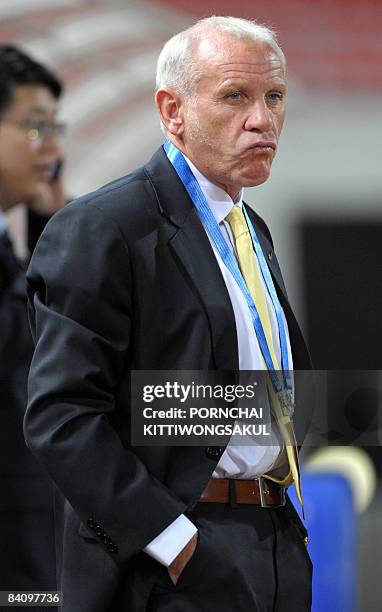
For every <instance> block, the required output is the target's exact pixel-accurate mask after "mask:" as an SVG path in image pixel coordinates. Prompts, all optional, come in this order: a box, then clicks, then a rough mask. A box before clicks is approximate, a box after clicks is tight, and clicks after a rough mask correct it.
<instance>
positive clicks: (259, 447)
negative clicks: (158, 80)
mask: <svg viewBox="0 0 382 612" xmlns="http://www.w3.org/2000/svg"><path fill="white" fill-rule="evenodd" d="M184 157H185V159H186V161H187V163H188V165H189V166H190V168H191V170H192V172H193V174H194V176H195V178H196V180H197V181H198V183H199V186H200V188H201V190H202V192H203V195H204V196H205V198H206V200H207V203H208V205H209V207H210V209H211V211H212V213H213V215H214V217H215V219H216V221H217V223H218V224H219V227H220V229H221V231H222V233H223V236H224V238H225V239H226V241H227V243H228V245H229V246H230V248H231V250H232V252H233V253H234V254H235V256H236V251H235V246H234V240H233V236H232V232H231V228H230V227H229V225H228V223H227V221H226V220H225V218H226V216H227V215H228V213H229V212H230V210H231V208H232V207H233V206H234V205H236V206H240V207H242V205H243V203H242V198H243V193H242V191H241V192H240V194H239V195H238V198H237V201H236V202H235V203H234V202H233V201H232V199H231V197H230V196H229V195H228V194H227V193H226V192H225V191H224V190H223V189H222V188H220V187H218V186H217V185H214V184H213V183H211V182H210V181H209V180H208V179H207V178H206V177H205V176H203V175H202V174H201V173H200V172H199V170H198V169H197V168H196V167H195V166H194V164H193V163H192V162H191V161H190V160H189V159H188V158H187V157H186V156H184ZM207 235H208V234H207ZM208 238H209V240H210V242H211V246H212V249H213V251H214V254H215V257H216V259H217V262H218V264H219V267H220V270H221V273H222V276H223V279H224V282H225V284H226V287H227V290H228V293H229V296H230V299H231V303H232V308H233V312H234V316H235V323H236V333H237V339H238V351H239V369H240V370H263V369H264V360H263V358H262V354H261V350H260V345H259V342H258V340H257V337H256V333H255V330H254V328H253V322H252V316H251V313H250V310H249V307H248V304H247V302H246V300H245V298H244V296H243V294H242V292H241V290H240V288H239V286H238V285H237V283H236V281H235V279H234V277H233V276H232V274H231V272H230V271H229V270H228V268H227V267H226V265H225V264H224V262H223V260H222V259H221V257H220V255H219V253H218V251H217V249H216V247H215V245H214V243H213V241H212V239H211V238H210V236H209V235H208ZM255 257H256V254H255ZM256 263H257V265H258V261H257V257H256ZM260 278H261V280H262V282H263V285H264V291H265V295H266V299H267V305H268V312H269V318H270V323H271V328H272V338H273V344H274V348H275V353H276V358H277V361H278V363H281V359H280V357H281V348H280V340H279V332H278V324H277V318H276V313H275V311H274V308H273V304H272V300H271V298H270V296H269V293H268V290H267V288H266V285H265V283H264V281H263V278H262V275H261V273H260ZM282 316H283V318H284V325H285V329H286V332H287V333H286V336H287V348H288V359H289V364H290V366H289V367H290V369H293V365H292V354H291V347H290V341H289V334H288V326H287V322H286V319H285V315H284V313H282ZM270 433H271V435H270V439H269V445H266V446H265V445H264V444H259V443H256V439H252V440H250V443H249V444H248V446H244V445H240V446H236V445H235V444H233V443H232V442H230V443H229V444H228V445H227V447H226V449H225V451H224V453H223V455H222V456H221V458H220V460H219V462H218V464H217V466H216V468H215V471H214V472H213V475H212V477H213V478H241V479H254V478H257V477H258V476H261V475H262V474H265V473H267V472H269V471H270V470H272V469H274V468H276V467H280V463H281V462H283V461H285V459H284V455H282V453H281V451H282V449H283V440H282V436H281V433H280V431H279V429H278V427H277V425H276V424H275V422H274V420H272V424H271V432H270ZM196 531H197V529H196V527H195V526H194V524H193V523H192V522H191V521H190V520H189V519H188V518H187V517H186V516H185V515H184V514H181V515H180V516H179V517H178V518H177V519H176V520H175V521H174V522H173V523H171V525H169V526H168V527H167V528H166V529H164V530H163V531H162V532H161V533H160V534H159V535H158V536H157V537H156V538H155V539H154V540H152V542H150V544H148V546H146V548H145V549H144V550H145V552H146V553H148V554H149V555H150V556H152V557H154V558H155V559H156V560H157V561H159V562H160V563H162V564H163V565H166V566H169V565H170V563H171V562H172V561H173V560H174V559H175V557H176V556H177V555H178V554H179V552H180V551H181V550H182V548H184V546H185V545H186V544H187V542H188V541H189V540H190V539H191V537H192V536H193V535H194V533H196Z"/></svg>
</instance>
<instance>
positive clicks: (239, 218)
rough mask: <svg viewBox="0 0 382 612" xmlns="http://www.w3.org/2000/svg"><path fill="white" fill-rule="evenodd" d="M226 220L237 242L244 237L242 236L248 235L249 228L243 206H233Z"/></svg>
mask: <svg viewBox="0 0 382 612" xmlns="http://www.w3.org/2000/svg"><path fill="white" fill-rule="evenodd" d="M226 220H227V222H228V224H229V226H230V228H231V230H232V233H233V236H234V238H235V240H237V238H239V237H240V236H242V234H248V233H249V232H248V226H247V222H246V220H245V217H244V214H243V211H242V209H241V206H233V207H232V208H231V210H230V211H229V213H228V215H227V216H226Z"/></svg>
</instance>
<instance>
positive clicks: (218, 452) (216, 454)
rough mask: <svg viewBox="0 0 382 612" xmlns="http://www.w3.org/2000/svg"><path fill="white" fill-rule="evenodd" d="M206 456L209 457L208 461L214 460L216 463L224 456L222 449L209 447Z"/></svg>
mask: <svg viewBox="0 0 382 612" xmlns="http://www.w3.org/2000/svg"><path fill="white" fill-rule="evenodd" d="M206 456H207V457H208V459H213V460H214V461H216V460H218V459H220V457H221V456H222V449H221V448H219V447H218V446H207V448H206Z"/></svg>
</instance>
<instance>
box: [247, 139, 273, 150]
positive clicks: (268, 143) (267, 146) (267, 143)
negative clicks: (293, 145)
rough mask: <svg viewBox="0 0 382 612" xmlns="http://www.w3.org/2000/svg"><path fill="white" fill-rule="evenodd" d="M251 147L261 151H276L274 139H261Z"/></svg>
mask: <svg viewBox="0 0 382 612" xmlns="http://www.w3.org/2000/svg"><path fill="white" fill-rule="evenodd" d="M251 149H255V151H258V152H259V153H274V152H275V151H276V144H275V143H274V142H273V141H272V140H260V141H259V142H256V143H255V144H254V145H252V147H251Z"/></svg>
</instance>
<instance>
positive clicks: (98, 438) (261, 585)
mask: <svg viewBox="0 0 382 612" xmlns="http://www.w3.org/2000/svg"><path fill="white" fill-rule="evenodd" d="M156 102H157V106H158V108H159V111H160V115H161V121H162V124H163V126H164V129H165V131H166V135H167V139H168V140H167V141H166V145H165V147H164V148H161V149H160V150H159V151H157V153H155V155H154V156H153V158H152V159H151V161H150V162H149V163H148V164H147V165H146V166H144V167H143V168H140V169H138V170H137V171H135V172H133V173H132V174H131V175H129V176H127V177H124V178H121V179H119V180H116V181H114V182H113V183H111V184H109V185H106V186H105V187H103V188H101V189H99V190H98V191H96V192H94V193H93V194H90V195H87V196H84V197H83V198H81V199H79V200H77V201H76V202H74V203H72V204H70V205H69V206H67V207H66V208H65V209H64V210H63V211H61V212H60V213H58V214H57V215H56V216H55V218H54V219H53V220H52V221H51V222H50V223H49V224H48V226H47V228H46V230H45V232H44V233H43V236H42V238H41V240H40V242H39V245H38V247H37V250H36V251H35V254H34V257H33V259H32V262H31V265H30V269H29V274H28V282H29V290H28V291H29V300H30V301H29V304H30V318H31V323H32V330H33V334H34V337H35V340H36V350H35V354H34V358H33V361H32V367H31V373H30V394H29V406H28V410H27V414H26V418H25V434H26V439H27V442H28V444H29V446H30V448H31V449H33V451H34V452H35V453H36V454H37V455H38V456H39V458H40V460H41V461H42V462H43V463H44V464H45V465H46V467H47V469H48V470H49V472H50V474H51V477H52V479H53V480H54V482H55V484H56V544H57V553H58V574H59V588H60V589H61V590H62V591H63V598H64V610H65V611H68V612H69V611H70V612H76V611H78V612H96V611H97V612H98V611H99V612H106V611H110V612H114V611H115V610H118V611H122V610H129V611H135V610H136V611H141V610H149V611H151V612H152V611H154V610H155V611H156V610H158V611H164V610H166V611H174V612H175V611H182V612H188V611H190V612H191V611H192V612H201V611H206V610H214V609H219V610H222V611H224V612H232V611H233V610H235V612H239V611H243V612H244V611H245V612H247V611H248V610H257V611H265V610H277V611H278V612H281V611H288V612H290V611H291V610H293V612H299V611H306V610H309V609H310V602H311V585H310V583H311V564H310V559H309V556H308V554H307V552H306V550H305V544H304V535H305V533H304V528H303V526H302V524H301V523H300V522H299V519H298V518H297V516H296V514H295V513H294V511H293V509H292V507H291V504H290V502H289V501H287V502H286V504H285V488H286V486H288V485H289V484H290V483H291V482H292V481H293V480H294V481H295V483H296V486H297V487H298V488H299V477H298V471H297V464H296V457H295V455H294V454H293V452H294V447H293V448H292V450H291V444H288V443H287V440H288V438H287V435H289V434H288V431H289V432H290V431H291V425H290V420H288V418H287V419H286V421H285V420H284V421H282V419H281V418H279V416H277V410H276V408H277V406H279V405H280V404H279V399H277V398H281V395H278V393H279V391H280V389H277V387H276V386H275V388H274V389H273V387H269V398H268V399H267V401H268V402H270V403H271V405H272V409H274V410H275V413H274V418H273V419H272V421H271V435H272V437H271V442H270V444H269V445H268V446H266V447H263V446H259V445H256V444H255V442H254V441H252V443H250V444H248V445H247V446H236V445H235V444H234V442H233V441H232V440H230V441H229V443H228V445H227V446H226V447H216V446H212V447H211V446H209V447H207V448H205V447H195V446H187V445H185V446H178V447H176V446H175V447H174V446H171V443H169V445H168V446H132V444H131V415H132V411H133V410H134V405H132V403H131V394H130V386H131V378H130V373H131V371H132V370H163V369H166V370H204V371H206V370H239V369H240V370H261V369H264V368H266V369H268V370H269V372H270V373H271V372H272V373H273V374H274V367H275V365H276V367H277V364H279V369H282V370H283V376H285V377H286V376H287V371H286V370H288V367H289V370H291V369H292V367H294V368H295V369H296V370H298V369H307V368H309V367H310V361H309V356H308V353H307V349H306V347H305V344H304V341H303V339H302V336H301V332H300V330H299V327H298V324H297V322H296V319H295V317H294V315H293V313H292V311H291V308H290V305H289V303H288V299H287V296H286V292H285V287H284V284H283V280H282V277H281V272H280V268H279V266H278V263H277V260H276V256H275V254H274V250H273V244H272V239H271V236H270V233H269V230H268V228H267V227H266V225H265V223H264V221H262V219H260V217H259V216H258V215H256V214H255V213H254V212H252V211H251V210H250V209H249V208H247V207H246V206H245V205H243V203H242V189H243V187H247V186H255V185H259V184H261V183H263V182H264V181H265V180H266V179H267V178H268V175H269V172H270V167H271V163H272V160H273V157H274V155H275V151H276V148H277V142H278V138H279V135H280V132H281V128H282V125H283V121H284V113H285V59H284V56H283V54H282V51H281V49H280V48H279V47H278V45H277V43H276V40H275V37H274V34H273V33H272V32H271V31H270V30H268V29H267V28H264V27H262V26H258V25H257V24H255V23H254V22H249V21H246V20H241V19H235V18H228V17H212V18H208V19H206V20H202V21H201V22H198V23H197V24H196V25H195V26H193V27H192V28H190V29H189V30H186V31H185V32H182V33H180V34H179V35H177V36H175V37H173V38H172V39H171V40H170V41H169V42H168V43H167V44H166V45H165V47H164V48H163V50H162V53H161V55H160V58H159V61H158V72H157V93H156ZM224 245H225V246H224ZM248 245H250V246H248ZM235 262H236V263H235ZM260 272H261V273H260ZM256 283H257V284H256ZM259 330H260V331H259ZM261 330H262V331H261ZM292 362H293V366H292ZM281 364H282V365H281ZM288 364H289V365H288ZM272 368H273V369H272ZM272 380H273V378H272ZM272 384H273V383H272ZM275 385H276V383H275ZM272 389H273V390H272ZM282 390H284V391H285V390H290V389H289V388H288V389H287V388H286V387H285V389H282ZM276 392H277V393H276ZM267 397H268V396H267ZM284 397H286V395H285V396H284ZM300 409H301V407H299V410H300ZM282 422H284V423H285V422H287V423H288V427H287V426H286V425H284V426H283V425H282ZM288 428H289V429H288ZM287 430H288V431H287ZM264 475H266V478H264V477H263V476H264Z"/></svg>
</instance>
